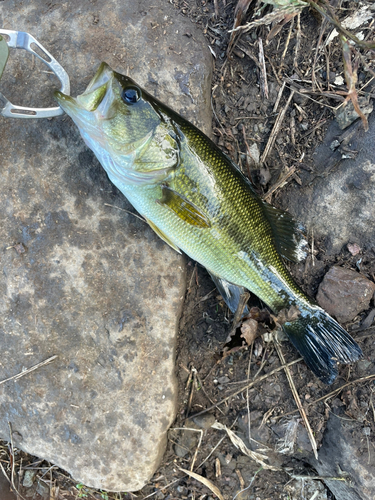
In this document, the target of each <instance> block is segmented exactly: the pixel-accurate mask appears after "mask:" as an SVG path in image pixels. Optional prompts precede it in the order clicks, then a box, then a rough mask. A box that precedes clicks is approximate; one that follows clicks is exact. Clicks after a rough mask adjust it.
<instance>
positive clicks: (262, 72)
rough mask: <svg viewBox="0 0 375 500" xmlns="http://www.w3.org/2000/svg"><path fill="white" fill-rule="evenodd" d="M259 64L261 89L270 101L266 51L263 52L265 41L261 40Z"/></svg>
mask: <svg viewBox="0 0 375 500" xmlns="http://www.w3.org/2000/svg"><path fill="white" fill-rule="evenodd" d="M259 63H260V88H261V90H262V94H263V95H264V97H265V98H266V99H268V81H267V69H266V61H265V60H264V51H263V41H262V39H261V38H259Z"/></svg>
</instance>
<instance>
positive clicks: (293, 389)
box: [275, 341, 318, 460]
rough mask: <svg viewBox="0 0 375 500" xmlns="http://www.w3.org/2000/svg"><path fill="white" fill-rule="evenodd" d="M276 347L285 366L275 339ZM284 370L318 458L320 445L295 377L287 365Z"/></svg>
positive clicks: (282, 355)
mask: <svg viewBox="0 0 375 500" xmlns="http://www.w3.org/2000/svg"><path fill="white" fill-rule="evenodd" d="M275 347H276V351H277V354H278V355H279V358H280V362H281V363H282V364H283V365H284V366H285V358H284V354H283V353H282V351H281V347H280V346H279V344H278V342H277V341H275ZM284 371H285V375H286V378H287V379H288V382H289V386H290V389H291V391H292V394H293V397H294V401H295V402H296V405H297V407H298V410H299V412H300V414H301V417H302V420H303V422H304V424H305V427H306V430H307V434H308V436H309V440H310V443H311V447H312V450H313V452H314V456H315V458H316V459H317V460H318V447H317V445H316V441H315V438H314V435H313V432H312V430H311V426H310V422H309V421H308V418H307V415H306V412H305V410H304V408H303V406H302V403H301V400H300V397H299V394H298V392H297V389H296V386H295V384H294V381H293V378H292V374H291V373H290V370H289V368H288V367H287V366H285V369H284Z"/></svg>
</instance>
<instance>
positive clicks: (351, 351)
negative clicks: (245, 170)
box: [55, 63, 362, 384]
mask: <svg viewBox="0 0 375 500" xmlns="http://www.w3.org/2000/svg"><path fill="white" fill-rule="evenodd" d="M55 97H56V99H57V101H58V103H59V105H60V106H61V107H62V108H63V109H64V110H65V111H66V113H67V114H68V115H69V116H70V117H71V118H72V119H73V121H74V122H75V124H76V125H77V126H78V128H79V130H80V132H81V135H82V137H83V139H84V141H85V143H86V144H87V146H88V147H89V148H90V149H92V151H93V152H94V153H95V155H96V156H97V158H98V160H99V161H100V163H101V164H102V166H103V167H104V169H105V170H106V172H107V174H108V177H109V179H110V180H111V181H112V182H113V183H114V184H115V185H116V186H117V187H118V189H119V190H120V191H122V193H123V194H124V195H125V196H126V197H127V199H128V200H129V201H130V203H131V204H132V205H133V206H134V207H135V209H136V210H137V211H138V212H139V213H140V214H141V215H143V217H144V218H145V219H146V220H147V222H148V223H149V225H150V226H151V227H152V229H153V230H154V231H155V232H156V233H157V234H158V235H159V236H160V237H161V238H163V240H164V241H166V242H167V243H168V244H169V245H170V246H171V247H172V248H174V249H175V250H176V251H179V252H180V251H183V252H185V253H186V254H187V255H189V256H190V257H191V258H192V259H194V260H196V261H198V262H199V263H200V264H202V265H203V266H204V267H206V269H207V270H208V271H209V273H210V274H211V276H212V278H213V280H214V282H215V283H216V285H217V286H218V288H219V291H220V293H221V294H222V296H223V298H224V300H225V301H226V302H227V304H228V306H229V307H230V309H231V310H232V311H235V310H236V308H237V305H238V302H239V297H240V295H241V293H242V291H243V290H244V289H248V290H250V291H251V292H253V293H254V294H255V295H257V296H258V297H259V298H260V299H261V300H262V301H263V302H264V303H265V304H267V306H268V307H270V308H271V309H272V311H274V312H276V313H277V312H279V311H280V310H282V309H285V308H287V309H289V308H291V307H292V306H294V307H296V308H298V317H297V319H295V320H294V321H289V322H288V321H287V322H286V323H285V324H284V325H283V328H284V330H285V332H286V333H287V335H288V337H289V339H290V340H291V342H292V343H293V345H294V346H295V347H296V348H297V350H298V351H299V352H300V353H301V355H302V356H303V358H304V360H305V362H306V364H307V365H308V366H309V367H310V368H311V370H312V371H313V372H314V373H315V374H316V375H317V376H318V377H319V378H320V379H321V380H322V381H323V382H325V383H328V384H330V383H332V382H333V380H334V379H335V377H336V375H337V373H338V372H337V364H338V363H350V362H352V361H355V360H357V359H359V358H360V357H361V356H362V353H361V350H360V348H359V346H358V345H357V344H356V343H355V342H354V340H353V339H352V338H351V337H350V336H349V335H348V333H347V332H346V331H345V330H344V329H343V328H342V327H341V326H340V325H339V324H338V323H337V322H336V321H335V320H334V319H333V318H331V317H330V316H329V315H328V314H327V313H326V312H325V311H323V309H321V308H320V307H319V306H318V305H317V304H316V303H315V302H314V301H312V300H311V299H309V298H308V297H307V296H306V295H305V294H304V293H303V292H302V291H301V290H300V288H299V287H298V286H297V285H296V284H295V283H294V281H293V279H292V277H291V276H290V274H289V272H288V271H287V269H286V267H285V266H284V263H283V260H282V257H284V258H287V259H290V260H292V261H297V260H299V259H300V257H302V256H303V251H302V249H301V238H300V237H299V236H298V231H297V224H296V222H295V221H294V220H293V219H292V217H291V216H290V215H289V214H288V213H287V212H282V211H280V210H278V209H276V208H274V207H272V206H271V205H269V204H267V203H265V202H263V201H262V200H261V199H260V198H259V197H258V196H257V194H256V193H255V191H254V189H253V186H252V184H251V183H250V182H249V180H248V179H247V178H246V177H245V176H244V175H243V174H242V173H241V171H240V170H239V168H238V167H237V166H236V165H235V164H234V163H233V162H232V161H231V160H230V159H229V158H228V157H227V156H226V155H225V154H224V153H222V152H221V151H220V150H219V149H218V147H217V146H216V145H215V144H214V143H213V142H212V141H211V140H210V139H209V138H208V137H207V136H205V135H204V134H203V133H202V132H201V131H200V130H198V129H197V128H196V127H195V126H193V125H192V124H191V123H189V122H188V121H186V120H185V119H184V118H182V117H181V116H180V115H178V114H177V113H175V112H174V111H172V110H171V109H170V108H168V107H167V106H165V105H163V104H162V103H161V102H159V101H158V100H157V99H155V98H154V97H152V96H151V95H150V94H149V93H148V92H146V91H145V90H143V89H141V88H140V87H139V86H138V85H137V84H136V83H135V82H134V81H133V80H132V79H131V78H129V77H127V76H124V75H121V74H119V73H116V72H115V71H113V70H112V69H111V68H110V67H109V66H108V65H107V64H105V63H102V64H101V66H100V67H99V70H98V72H97V73H96V75H95V77H94V78H93V80H92V81H91V82H90V84H89V86H88V87H87V89H86V90H85V92H84V93H83V94H82V95H80V96H78V97H77V98H72V97H70V96H68V95H65V94H63V93H61V92H55Z"/></svg>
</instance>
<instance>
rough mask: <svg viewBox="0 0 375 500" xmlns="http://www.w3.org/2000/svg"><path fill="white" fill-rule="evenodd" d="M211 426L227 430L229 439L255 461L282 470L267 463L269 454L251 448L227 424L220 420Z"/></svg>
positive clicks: (275, 469) (265, 466) (266, 466)
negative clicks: (221, 422)
mask: <svg viewBox="0 0 375 500" xmlns="http://www.w3.org/2000/svg"><path fill="white" fill-rule="evenodd" d="M211 427H212V428H213V429H218V430H220V431H226V433H227V434H228V437H229V439H230V440H231V441H232V443H233V444H234V446H235V447H236V448H238V449H239V450H241V451H242V453H243V454H244V455H246V456H248V457H250V458H252V459H253V460H255V462H257V463H258V464H259V465H261V466H262V467H263V468H264V469H269V470H273V471H278V470H281V469H279V468H277V467H274V466H273V465H268V464H266V463H265V462H264V460H268V457H267V455H262V454H261V453H258V452H256V451H251V450H249V448H248V447H247V446H246V445H245V443H244V442H243V441H242V439H241V438H239V437H238V436H237V434H235V433H234V432H233V431H232V430H230V429H229V428H228V427H227V426H226V425H223V424H220V422H215V423H214V424H213V425H211Z"/></svg>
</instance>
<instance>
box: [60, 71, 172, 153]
mask: <svg viewBox="0 0 375 500" xmlns="http://www.w3.org/2000/svg"><path fill="white" fill-rule="evenodd" d="M54 96H55V98H56V100H57V102H58V103H59V105H60V106H61V108H62V109H63V110H64V111H65V112H66V113H67V114H68V115H69V116H70V117H71V118H72V119H73V121H74V122H75V124H76V125H77V126H78V128H79V129H80V131H81V134H82V136H83V138H84V140H85V142H86V144H87V145H88V146H89V147H90V148H91V149H93V150H94V152H96V150H97V147H98V146H99V147H100V148H103V149H104V150H105V151H106V152H107V153H109V154H110V155H111V156H113V157H119V156H121V155H123V156H124V155H125V156H126V155H130V154H132V153H134V151H135V149H137V148H139V147H140V145H142V144H144V142H145V141H146V142H147V140H149V138H150V137H151V135H152V134H153V133H154V131H155V130H156V129H157V127H158V126H159V125H160V123H161V121H163V118H162V115H161V113H160V112H159V108H158V105H157V101H156V100H155V99H154V98H153V97H152V96H151V95H150V94H148V93H147V92H145V91H144V90H143V89H141V88H140V87H139V86H138V85H137V84H136V83H135V82H134V81H133V80H132V79H131V78H129V77H128V76H125V75H121V74H120V73H117V72H116V71H113V70H112V69H111V68H110V67H109V66H108V64H106V63H102V64H101V65H100V67H99V69H98V71H97V73H96V74H95V76H94V78H93V79H92V80H91V82H90V83H89V85H88V87H87V88H86V90H85V91H84V92H83V94H81V95H79V96H77V97H76V98H74V97H71V96H69V95H66V94H63V93H62V92H60V91H56V92H55V93H54ZM95 147H96V149H95Z"/></svg>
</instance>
